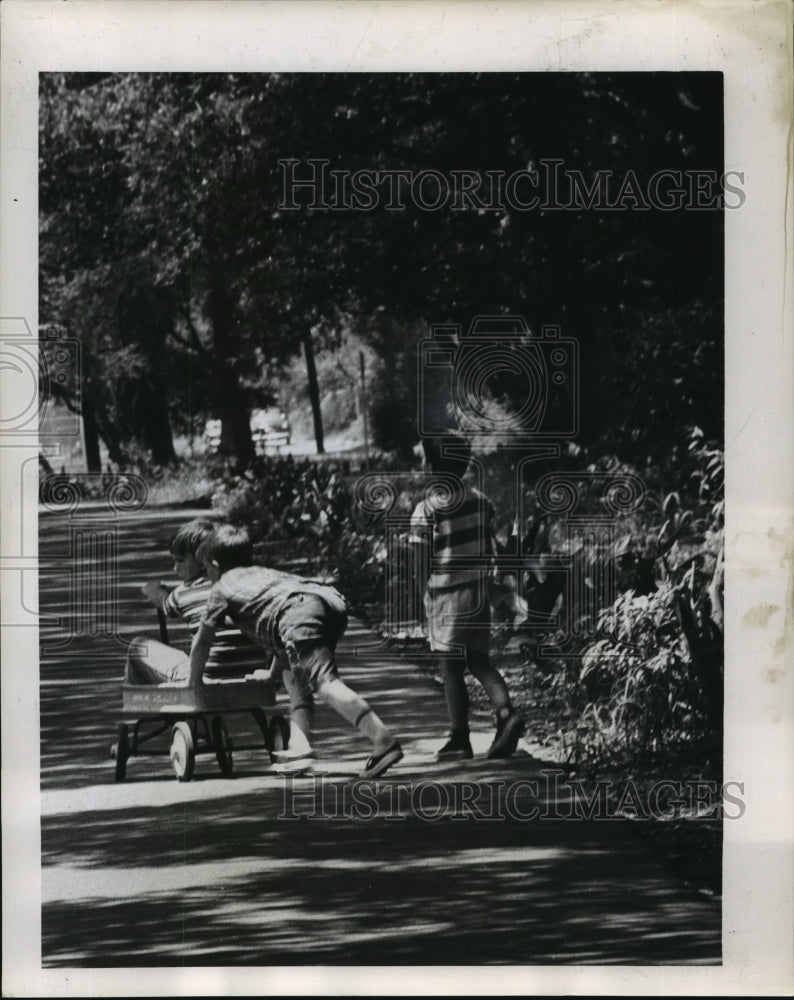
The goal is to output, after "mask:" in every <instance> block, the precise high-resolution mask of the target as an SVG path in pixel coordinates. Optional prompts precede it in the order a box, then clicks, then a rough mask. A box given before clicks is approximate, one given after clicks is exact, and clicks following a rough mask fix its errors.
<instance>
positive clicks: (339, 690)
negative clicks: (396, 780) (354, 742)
mask: <svg viewBox="0 0 794 1000" xmlns="http://www.w3.org/2000/svg"><path fill="white" fill-rule="evenodd" d="M317 693H318V694H319V695H320V697H321V698H322V699H323V700H324V701H326V702H327V703H328V704H329V705H330V706H331V708H332V709H333V710H334V711H335V712H336V713H337V715H341V716H342V718H343V719H346V720H347V722H349V723H350V725H351V726H354V727H355V728H356V729H358V730H359V731H360V732H361V733H363V734H364V736H366V737H367V739H368V740H369V741H370V742H371V743H372V745H373V748H374V750H375V753H382V752H383V751H384V750H388V749H389V747H390V746H392V744H393V743H394V742H395V738H394V736H393V735H392V733H390V732H389V730H388V729H387V728H386V726H385V725H384V724H383V722H382V721H381V720H380V718H379V717H378V716H377V715H376V714H375V712H374V710H373V709H371V708H370V707H369V705H368V704H367V703H366V701H364V699H363V698H362V697H361V696H360V695H357V694H356V693H355V691H353V690H351V689H350V688H349V687H348V686H347V684H345V682H344V681H343V680H342V679H341V678H340V677H329V678H326V679H324V680H323V681H321V683H320V686H319V688H318V689H317Z"/></svg>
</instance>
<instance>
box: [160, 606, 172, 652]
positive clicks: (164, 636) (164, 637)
mask: <svg viewBox="0 0 794 1000" xmlns="http://www.w3.org/2000/svg"><path fill="white" fill-rule="evenodd" d="M157 624H158V625H159V626H160V641H161V642H162V643H163V644H164V645H165V646H168V645H169V642H168V625H167V624H166V621H165V612H164V611H163V609H162V608H158V609H157Z"/></svg>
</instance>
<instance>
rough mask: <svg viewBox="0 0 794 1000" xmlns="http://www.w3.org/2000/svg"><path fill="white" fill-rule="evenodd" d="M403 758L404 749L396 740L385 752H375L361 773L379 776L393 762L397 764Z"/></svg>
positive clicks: (365, 775)
mask: <svg viewBox="0 0 794 1000" xmlns="http://www.w3.org/2000/svg"><path fill="white" fill-rule="evenodd" d="M402 759H403V749H402V747H401V746H400V744H399V743H398V742H397V741H396V740H395V742H394V743H392V745H391V746H390V747H389V749H388V750H384V751H383V753H379V754H373V756H372V757H370V758H369V760H368V761H367V763H366V765H365V766H364V770H363V771H362V773H361V777H362V778H378V777H380V775H381V774H384V773H385V772H386V771H388V769H389V768H390V767H391V766H392V764H396V763H397V762H398V761H400V760H402Z"/></svg>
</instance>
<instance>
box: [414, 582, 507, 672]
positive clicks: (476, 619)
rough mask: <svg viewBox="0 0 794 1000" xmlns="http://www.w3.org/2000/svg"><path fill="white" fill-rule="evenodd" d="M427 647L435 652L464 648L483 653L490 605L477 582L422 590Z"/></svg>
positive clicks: (485, 645) (488, 631)
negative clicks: (433, 591)
mask: <svg viewBox="0 0 794 1000" xmlns="http://www.w3.org/2000/svg"><path fill="white" fill-rule="evenodd" d="M425 612H426V614H427V631H428V634H429V637H430V648H431V649H432V650H434V651H435V652H439V653H458V654H460V655H463V653H464V652H465V650H466V649H471V650H474V651H475V652H481V653H487V652H488V649H489V645H490V637H491V605H490V602H489V600H488V592H487V589H486V588H485V587H484V586H483V585H482V584H480V583H479V582H476V583H471V584H463V585H462V586H460V587H455V588H454V589H453V588H451V589H449V590H441V591H436V592H435V593H431V592H430V591H427V592H426V593H425Z"/></svg>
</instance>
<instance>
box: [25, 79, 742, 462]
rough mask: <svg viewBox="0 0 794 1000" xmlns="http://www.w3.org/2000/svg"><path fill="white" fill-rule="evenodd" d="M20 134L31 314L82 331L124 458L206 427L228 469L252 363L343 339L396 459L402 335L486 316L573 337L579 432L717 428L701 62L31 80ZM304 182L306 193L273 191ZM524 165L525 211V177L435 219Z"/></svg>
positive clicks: (640, 441)
mask: <svg viewBox="0 0 794 1000" xmlns="http://www.w3.org/2000/svg"><path fill="white" fill-rule="evenodd" d="M40 133H41V140H40V141H41V146H40V168H41V169H40V212H41V243H40V252H41V288H40V298H41V316H42V320H43V321H45V322H57V323H63V324H65V325H66V326H67V327H68V328H69V330H70V331H71V332H72V334H73V335H76V336H78V337H79V338H80V339H81V341H82V342H83V354H84V358H85V367H84V373H83V374H84V384H83V387H82V388H83V393H82V395H83V400H84V401H87V403H88V404H89V405H91V406H92V407H93V409H94V411H95V413H96V420H97V425H98V428H99V432H100V433H101V434H102V436H103V437H104V439H105V441H106V443H107V444H108V446H109V448H110V449H111V454H112V455H115V456H116V457H117V458H119V459H121V458H123V455H124V452H125V449H126V448H127V447H128V446H129V444H130V443H131V442H137V443H138V444H140V445H141V446H143V447H144V448H146V449H148V450H150V451H151V452H152V455H153V457H154V458H155V460H157V461H160V462H167V461H170V460H172V458H173V446H172V443H171V430H172V428H173V427H183V426H185V425H187V424H189V423H190V422H191V421H192V420H195V419H197V418H199V419H203V417H205V416H207V415H213V416H219V417H220V418H221V419H222V422H223V445H222V447H223V448H224V450H225V451H227V452H228V453H229V454H233V455H234V456H236V458H237V460H238V462H239V463H240V464H241V465H245V464H246V463H247V461H248V460H249V459H250V457H251V455H252V444H251V438H250V430H249V425H248V412H249V410H250V408H251V407H252V406H255V405H261V404H263V403H267V402H268V401H269V400H268V398H267V397H268V386H267V385H266V383H265V381H264V380H263V378H262V377H261V376H262V371H261V369H262V359H263V358H264V359H266V360H267V361H273V360H275V361H278V360H283V359H286V358H288V357H290V356H291V355H293V354H295V353H297V352H299V351H301V350H302V351H303V352H304V353H305V357H306V360H307V364H308V366H309V376H310V378H311V370H312V366H313V345H314V344H315V343H317V342H320V343H322V344H326V345H327V344H329V343H333V340H334V338H335V337H336V336H338V334H339V332H340V331H341V330H344V329H351V330H355V331H356V332H357V333H358V334H360V335H361V336H362V337H363V338H364V339H365V340H366V341H367V342H368V343H369V344H370V345H372V347H373V348H374V349H375V350H376V352H377V353H378V355H379V357H380V358H381V360H382V365H381V372H380V382H379V386H378V389H377V392H375V393H373V394H372V396H373V399H374V404H373V405H374V409H375V411H376V412H375V413H374V414H373V416H374V418H375V420H374V424H375V428H376V430H377V431H378V433H379V436H380V443H381V444H382V445H383V446H386V447H392V448H398V449H400V448H408V447H410V443H411V440H412V438H413V437H414V436H415V433H416V429H415V426H413V415H414V414H415V412H416V396H415V394H416V375H415V373H416V345H417V341H418V338H419V336H420V335H423V334H424V333H425V332H426V330H427V328H428V326H429V325H430V324H433V323H460V324H462V325H463V326H464V327H465V326H467V325H468V322H469V320H470V319H471V318H472V317H473V316H476V315H483V314H488V315H493V314H496V315H508V314H516V315H521V316H524V317H526V319H527V321H528V322H529V325H530V327H531V329H532V330H533V332H537V330H538V329H539V328H540V327H541V326H542V325H546V324H558V325H560V327H561V328H562V331H563V333H564V335H566V336H569V337H575V338H576V339H577V340H578V341H579V344H580V351H581V371H580V393H581V413H582V426H581V438H582V440H583V442H584V443H586V444H587V443H592V444H595V443H598V444H599V445H600V446H601V447H603V448H607V449H614V450H620V449H626V448H631V449H632V450H633V451H635V452H636V451H637V450H639V451H640V452H642V453H645V454H654V453H655V452H657V451H659V450H664V449H669V448H670V447H671V446H674V445H675V444H676V442H678V441H683V440H684V438H685V435H686V431H687V429H688V428H690V427H691V426H693V425H695V424H697V425H698V426H701V427H703V428H704V430H705V431H706V433H707V434H708V435H712V436H720V435H721V429H722V387H721V386H722V350H723V346H722V336H723V332H722V331H723V317H722V299H723V270H722V240H723V227H722V215H723V213H722V211H721V210H720V207H719V202H718V201H715V200H714V198H713V197H710V193H709V190H708V188H709V184H710V183H711V179H712V175H715V176H720V175H721V174H722V170H723V164H722V80H721V76H720V75H719V74H713V73H645V74H638V73H624V74H621V73H614V74H603V73H594V74H567V73H548V74H539V73H528V74H515V73H511V74H502V73H452V74H430V73H421V74H413V73H389V74H371V73H367V74H360V73H339V74H326V73H317V74H309V73H303V74H84V73H80V74H75V73H72V74H44V75H42V77H41V128H40ZM555 163H556V164H557V165H556V166H555ZM312 164H314V166H313V165H312ZM315 169H317V170H318V171H320V170H321V171H322V176H323V177H324V187H323V188H322V191H321V193H320V194H318V190H319V189H318V188H317V187H316V186H315V188H314V189H309V188H308V187H307V186H306V185H305V184H304V185H302V186H301V185H300V184H299V185H298V186H294V187H293V189H292V190H290V189H289V181H290V179H292V180H297V181H301V180H302V181H305V180H306V179H307V178H310V177H312V176H314V174H313V173H312V171H313V170H315ZM527 171H536V173H537V176H538V177H539V178H540V184H539V190H540V191H541V195H542V197H541V199H540V203H539V204H538V205H536V206H534V207H532V208H531V209H529V208H526V207H524V206H525V205H527V204H528V199H529V197H530V195H531V194H533V193H534V192H533V191H532V190H531V189H530V186H529V185H528V184H527V182H526V177H524V178H523V186H522V187H519V186H518V185H517V184H516V185H515V187H514V190H513V192H512V197H511V198H505V197H504V191H502V192H501V195H500V197H499V198H494V199H492V200H488V197H487V193H486V192H485V188H480V189H478V190H476V191H474V192H473V193H472V189H471V182H466V181H462V182H461V183H463V185H464V186H465V184H466V183H469V185H470V186H469V194H468V196H466V197H465V198H464V199H463V203H462V204H458V205H455V204H454V203H449V202H447V203H446V204H444V205H441V206H440V207H435V200H436V195H437V194H438V193H439V190H440V188H439V185H442V184H443V183H447V182H448V180H449V178H451V177H452V178H454V177H455V175H456V173H457V175H458V177H459V178H460V174H461V172H463V173H464V174H467V175H468V176H470V177H471V176H477V177H490V178H492V179H493V178H497V177H500V178H502V181H503V182H504V179H506V178H509V177H511V176H513V175H516V174H517V173H521V172H524V173H526V172H527ZM334 172H335V173H334ZM400 172H402V173H400ZM660 172H664V176H661V177H660ZM420 175H424V180H423V181H422V183H421V186H419V187H418V188H417V187H414V188H412V189H411V191H410V192H409V191H408V189H407V186H409V185H410V183H411V179H412V178H413V179H415V178H417V177H419V176H420ZM318 176H319V174H318ZM351 178H354V179H353V180H351ZM439 178H440V179H439ZM572 178H573V180H572ZM654 178H656V181H654ZM698 178H700V180H698ZM654 183H655V184H656V188H655V191H656V196H655V197H651V194H650V193H649V191H651V189H652V186H653V184H654ZM351 184H352V185H354V187H352V188H351V186H350V185H351ZM572 184H573V185H574V191H573V193H574V195H575V197H573V198H572V197H571V185H572ZM681 184H683V187H684V188H685V192H684V194H682V195H680V197H678V200H677V201H676V196H675V191H676V190H677V186H678V187H680V186H681ZM687 184H688V185H689V187H688V188H687ZM345 185H348V186H347V187H345ZM355 185H358V186H357V187H356V186H355ZM577 185H578V186H577ZM693 185H694V186H693ZM698 185H700V186H699V187H698ZM541 189H542V190H541ZM671 191H672V192H673V193H672V195H671ZM417 192H418V194H417ZM390 197H391V198H393V199H397V201H398V202H399V203H400V205H401V207H398V208H394V207H392V208H389V207H388V205H389V198H390ZM417 199H419V202H418V201H417ZM665 199H666V200H665ZM694 201H696V202H697V204H694V203H693V202H694ZM373 202H374V203H373ZM320 203H321V204H320ZM544 206H545V207H544ZM502 390H503V392H504V395H505V398H506V399H507V401H508V403H509V400H510V397H511V394H515V393H520V387H516V386H511V384H510V381H509V379H508V380H507V381H506V382H505V383H504V385H503V386H502ZM315 403H316V399H315ZM379 407H380V409H381V410H384V409H385V411H386V412H387V413H388V414H389V418H388V419H383V414H382V413H381V415H380V417H379V414H378V412H377V411H378V408H379Z"/></svg>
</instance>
